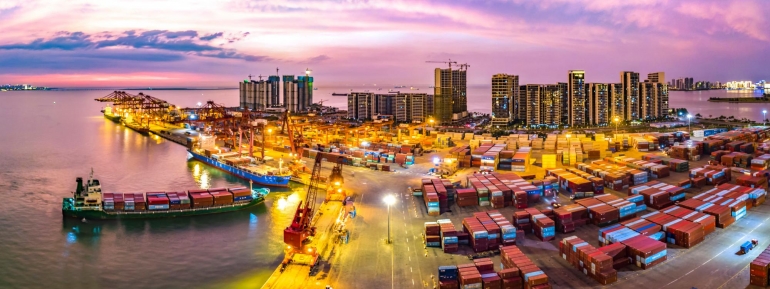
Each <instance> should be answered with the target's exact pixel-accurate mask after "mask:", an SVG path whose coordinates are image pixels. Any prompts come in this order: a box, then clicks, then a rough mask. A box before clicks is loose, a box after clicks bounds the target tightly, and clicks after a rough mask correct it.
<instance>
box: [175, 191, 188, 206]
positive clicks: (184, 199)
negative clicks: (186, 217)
mask: <svg viewBox="0 0 770 289" xmlns="http://www.w3.org/2000/svg"><path fill="white" fill-rule="evenodd" d="M176 197H177V198H178V199H179V208H180V209H189V208H190V196H188V195H187V192H176Z"/></svg>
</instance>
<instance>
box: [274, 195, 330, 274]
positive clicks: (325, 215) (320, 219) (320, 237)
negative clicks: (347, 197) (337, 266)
mask: <svg viewBox="0 0 770 289" xmlns="http://www.w3.org/2000/svg"><path fill="white" fill-rule="evenodd" d="M340 210H342V203H341V202H337V201H335V202H326V203H323V204H322V205H321V206H320V207H319V209H318V213H317V214H316V216H315V217H314V226H315V227H316V236H315V237H313V241H312V242H311V245H310V246H313V247H315V249H316V250H317V252H318V254H319V257H318V265H316V266H318V269H316V271H318V273H317V274H315V275H314V276H310V266H309V265H307V264H289V265H288V266H286V269H285V270H284V272H281V269H280V266H279V267H278V269H276V270H275V271H274V272H273V274H272V275H271V276H270V278H268V280H267V282H266V283H265V285H263V286H262V288H263V289H270V288H311V287H312V286H313V285H314V284H315V283H318V284H315V285H318V286H319V287H318V288H324V287H326V284H323V285H322V286H321V283H319V282H316V280H314V279H316V278H315V276H323V275H325V274H324V272H321V270H324V269H325V268H328V265H329V259H330V257H332V256H333V255H334V251H335V246H336V244H337V242H335V240H336V239H335V238H337V234H335V232H334V231H335V228H336V224H337V219H338V216H339V213H340Z"/></svg>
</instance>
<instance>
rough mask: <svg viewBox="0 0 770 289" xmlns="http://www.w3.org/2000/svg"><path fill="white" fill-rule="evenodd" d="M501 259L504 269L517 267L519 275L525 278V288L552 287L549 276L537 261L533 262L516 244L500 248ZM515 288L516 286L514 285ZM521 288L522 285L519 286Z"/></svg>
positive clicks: (543, 288)
mask: <svg viewBox="0 0 770 289" xmlns="http://www.w3.org/2000/svg"><path fill="white" fill-rule="evenodd" d="M500 261H501V263H502V265H503V269H511V268H517V269H519V274H520V275H519V276H520V277H521V279H523V281H524V282H523V283H524V284H523V285H524V286H523V288H525V289H550V288H551V285H550V284H548V276H547V275H545V272H543V270H541V269H540V268H539V267H538V266H537V265H535V263H533V262H532V260H530V259H529V258H528V257H527V256H526V255H524V253H522V252H521V250H519V248H518V247H516V246H505V247H501V248H500ZM514 288H515V287H514ZM519 288H521V287H519Z"/></svg>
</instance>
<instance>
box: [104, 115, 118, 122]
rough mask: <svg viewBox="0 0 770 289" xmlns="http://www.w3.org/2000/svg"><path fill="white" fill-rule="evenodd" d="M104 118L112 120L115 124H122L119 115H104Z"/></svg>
mask: <svg viewBox="0 0 770 289" xmlns="http://www.w3.org/2000/svg"><path fill="white" fill-rule="evenodd" d="M104 118H106V119H109V120H111V121H112V122H114V123H120V116H119V115H112V114H106V113H105V114H104Z"/></svg>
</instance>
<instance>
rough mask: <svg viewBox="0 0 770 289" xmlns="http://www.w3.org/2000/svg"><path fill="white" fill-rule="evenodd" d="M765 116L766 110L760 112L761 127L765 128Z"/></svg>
mask: <svg viewBox="0 0 770 289" xmlns="http://www.w3.org/2000/svg"><path fill="white" fill-rule="evenodd" d="M765 115H767V109H763V110H762V126H765V120H766V119H767V117H766V116H765Z"/></svg>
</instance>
